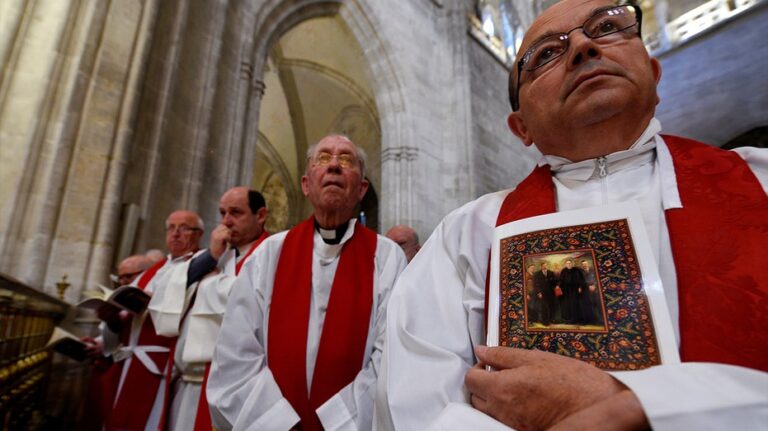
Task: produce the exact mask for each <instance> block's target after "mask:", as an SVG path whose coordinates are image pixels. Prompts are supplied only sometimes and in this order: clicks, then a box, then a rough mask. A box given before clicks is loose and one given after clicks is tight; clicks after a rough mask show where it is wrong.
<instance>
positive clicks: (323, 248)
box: [313, 217, 357, 263]
mask: <svg viewBox="0 0 768 431" xmlns="http://www.w3.org/2000/svg"><path fill="white" fill-rule="evenodd" d="M355 223H357V219H356V218H355V217H352V218H351V219H350V220H349V222H348V224H347V230H346V232H344V236H342V237H341V241H340V242H339V243H338V244H326V242H325V241H323V239H322V236H321V235H322V234H321V232H320V229H319V228H318V229H315V240H314V241H313V243H314V249H315V253H317V254H318V255H319V256H320V257H321V258H325V259H333V258H335V257H336V256H338V255H339V253H340V252H341V247H342V246H343V245H344V243H346V242H347V241H349V239H350V238H352V234H353V233H354V232H355ZM331 232H334V235H335V232H336V231H335V230H331ZM321 263H327V262H321Z"/></svg>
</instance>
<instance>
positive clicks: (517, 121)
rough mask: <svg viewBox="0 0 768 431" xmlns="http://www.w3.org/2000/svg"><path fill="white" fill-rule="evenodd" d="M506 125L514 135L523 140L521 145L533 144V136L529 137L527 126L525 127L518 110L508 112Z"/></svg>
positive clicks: (528, 145)
mask: <svg viewBox="0 0 768 431" xmlns="http://www.w3.org/2000/svg"><path fill="white" fill-rule="evenodd" d="M507 126H509V130H511V131H512V133H514V134H515V136H517V137H518V138H520V140H521V141H523V145H525V146H526V147H530V146H531V145H532V144H533V138H531V136H530V134H529V133H528V128H527V127H525V123H524V122H523V118H522V116H520V112H513V113H511V114H509V117H507Z"/></svg>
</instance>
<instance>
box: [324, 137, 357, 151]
mask: <svg viewBox="0 0 768 431" xmlns="http://www.w3.org/2000/svg"><path fill="white" fill-rule="evenodd" d="M321 152H327V153H332V154H344V153H346V154H352V155H354V154H355V153H356V150H355V145H354V144H353V143H352V142H351V141H350V140H349V139H346V138H344V137H343V136H330V137H327V138H325V139H323V140H322V141H320V142H318V143H317V147H316V148H315V154H317V153H321Z"/></svg>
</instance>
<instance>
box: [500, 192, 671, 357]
mask: <svg viewBox="0 0 768 431" xmlns="http://www.w3.org/2000/svg"><path fill="white" fill-rule="evenodd" d="M641 217H642V216H641V215H640V212H639V210H638V208H637V207H636V205H634V204H632V203H625V204H614V205H609V206H603V207H596V208H589V209H584V210H577V211H567V212H560V213H556V214H548V215H544V216H539V217H532V218H529V219H524V220H519V221H515V222H512V223H508V224H505V225H502V226H499V227H497V228H496V231H495V234H494V241H493V245H492V248H491V279H490V284H489V293H488V295H489V298H488V299H489V302H488V304H489V305H488V340H487V342H488V345H489V346H496V345H500V346H508V347H517V348H525V349H539V350H544V351H549V352H552V353H557V354H561V355H564V356H569V357H573V358H577V359H581V360H584V361H587V362H589V363H591V364H593V365H595V366H597V367H599V368H601V369H605V370H636V369H643V368H647V367H650V366H653V365H658V364H660V363H674V362H679V361H680V359H679V355H678V352H677V347H676V343H675V339H674V331H673V329H672V323H671V318H670V315H669V310H668V309H667V305H666V300H665V297H664V291H663V288H662V286H661V281H660V278H659V275H658V270H657V268H656V263H655V260H654V257H653V254H652V252H651V247H650V244H649V242H648V240H647V237H646V234H645V229H644V226H643V224H642V218H641Z"/></svg>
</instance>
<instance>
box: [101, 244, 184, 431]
mask: <svg viewBox="0 0 768 431" xmlns="http://www.w3.org/2000/svg"><path fill="white" fill-rule="evenodd" d="M190 256H191V253H190V254H186V255H184V256H181V257H177V258H175V259H172V258H171V256H168V258H167V259H168V261H167V262H166V263H165V265H163V266H162V267H161V268H160V269H159V270H158V271H157V272H156V273H155V275H154V276H153V277H152V279H151V280H150V281H149V283H148V284H147V286H146V287H145V288H144V291H145V292H147V293H149V294H151V295H152V297H153V298H154V297H155V296H162V295H163V294H164V291H165V289H166V287H168V286H169V285H170V284H171V283H172V280H177V279H178V278H179V274H180V273H181V272H184V271H186V268H187V267H188V261H189V258H190ZM184 273H185V272H184ZM142 276H143V274H142V275H140V276H138V277H136V278H135V279H134V280H133V283H134V284H135V283H137V282H138V281H139V280H140V279H141V277H142ZM150 303H151V300H150ZM148 318H149V313H148V312H147V311H145V312H144V313H142V314H139V315H134V316H133V319H132V320H131V328H130V331H131V332H130V336H129V341H128V345H127V346H120V345H118V343H119V334H117V333H114V332H112V331H110V330H109V328H108V327H107V326H106V325H103V326H102V336H103V337H104V351H105V352H112V357H113V359H114V361H115V362H120V361H125V363H124V364H123V370H122V374H121V375H120V382H119V384H118V387H117V393H116V396H115V402H117V400H118V399H119V398H120V392H121V390H122V388H123V383H124V382H125V378H126V376H127V373H128V369H129V368H130V366H131V364H132V363H133V361H139V362H140V364H141V365H142V366H144V367H146V368H147V369H148V370H149V371H150V372H151V373H152V374H155V375H161V376H163V377H162V380H161V382H160V385H159V386H158V388H157V390H156V391H155V392H153V393H151V394H147V395H146V396H148V397H152V398H153V399H154V403H153V406H152V411H151V413H150V415H149V418H147V422H146V425H145V428H144V429H145V430H156V429H157V425H158V424H159V422H160V416H161V414H162V407H163V398H164V389H165V367H166V365H167V364H156V363H154V362H153V361H152V359H151V358H150V357H149V356H148V355H147V354H146V353H152V352H167V351H168V349H167V348H165V347H161V346H139V345H138V340H139V335H140V334H141V327H142V326H143V324H144V320H145V319H148Z"/></svg>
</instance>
